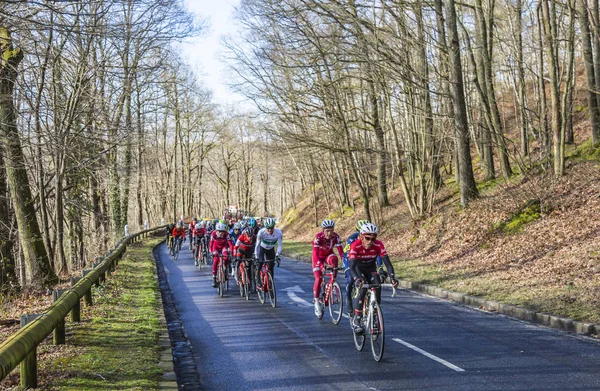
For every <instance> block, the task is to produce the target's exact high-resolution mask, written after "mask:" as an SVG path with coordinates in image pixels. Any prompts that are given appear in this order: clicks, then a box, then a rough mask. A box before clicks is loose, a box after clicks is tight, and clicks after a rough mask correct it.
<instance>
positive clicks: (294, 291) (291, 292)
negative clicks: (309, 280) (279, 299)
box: [282, 285, 313, 307]
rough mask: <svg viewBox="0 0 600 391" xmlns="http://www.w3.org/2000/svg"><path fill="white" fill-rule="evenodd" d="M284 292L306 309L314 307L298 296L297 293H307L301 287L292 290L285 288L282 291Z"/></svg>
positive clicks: (293, 287)
mask: <svg viewBox="0 0 600 391" xmlns="http://www.w3.org/2000/svg"><path fill="white" fill-rule="evenodd" d="M282 291H285V292H287V295H288V296H289V298H290V299H292V301H293V302H295V303H298V304H301V305H303V306H305V307H312V306H313V305H312V304H311V303H309V302H308V301H306V300H304V299H303V298H301V297H299V296H298V295H297V294H296V293H306V292H304V289H302V288H301V287H300V285H295V286H292V287H290V288H284V289H282Z"/></svg>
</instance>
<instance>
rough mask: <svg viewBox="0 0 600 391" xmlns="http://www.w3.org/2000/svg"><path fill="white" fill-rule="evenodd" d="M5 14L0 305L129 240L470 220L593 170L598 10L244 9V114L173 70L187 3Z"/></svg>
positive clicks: (250, 2)
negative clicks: (233, 220) (275, 224)
mask: <svg viewBox="0 0 600 391" xmlns="http://www.w3.org/2000/svg"><path fill="white" fill-rule="evenodd" d="M0 7H1V8H0V50H1V51H2V62H1V68H0V72H2V75H1V78H0V116H1V118H2V121H1V124H0V128H1V131H0V139H1V141H2V148H1V155H0V165H1V166H2V169H1V170H0V189H1V190H0V191H1V194H0V257H1V258H0V289H2V290H11V289H16V290H18V289H20V288H23V287H41V286H44V287H46V286H52V285H53V284H55V283H56V282H57V281H59V279H60V278H63V277H65V276H67V275H69V274H70V273H72V272H74V271H77V270H79V269H81V268H83V267H84V266H85V265H87V264H90V263H91V262H92V261H93V260H94V258H95V257H96V256H97V255H98V254H100V253H102V252H103V251H104V250H106V249H107V248H108V247H109V246H110V245H111V244H112V243H113V242H114V241H115V240H116V238H118V237H120V236H122V235H123V228H124V226H125V225H128V227H129V228H130V230H133V231H135V230H138V229H140V228H141V227H143V226H144V224H145V222H146V221H148V224H149V225H150V226H157V225H159V224H160V223H161V222H162V219H165V220H166V221H171V220H175V219H176V218H177V217H178V216H180V215H184V216H186V217H188V218H191V217H194V216H197V217H218V215H219V214H220V213H222V212H221V211H222V209H223V208H224V207H225V206H227V205H230V204H239V205H240V208H242V209H244V210H248V211H253V212H254V213H255V214H262V213H263V212H269V213H271V214H274V215H276V216H282V215H284V214H285V211H286V210H288V209H289V208H293V207H294V206H295V205H296V202H297V200H298V197H299V196H300V194H308V196H309V197H311V199H312V204H313V205H314V222H315V224H316V223H318V222H319V219H321V218H322V217H323V216H321V215H320V214H319V212H318V210H317V204H318V201H319V200H321V201H322V200H323V199H325V204H326V205H327V208H328V210H329V211H330V212H333V211H339V212H338V213H339V214H343V213H344V212H345V211H347V210H361V213H362V214H363V215H364V216H365V217H366V218H368V219H371V220H373V221H378V222H383V220H385V213H384V212H385V210H386V208H388V209H389V208H393V207H394V206H391V205H390V193H391V192H393V191H394V189H400V190H401V193H402V196H403V200H404V203H405V206H406V208H407V209H408V211H409V218H410V219H411V220H412V221H414V222H418V221H422V220H423V219H424V218H426V217H428V216H431V214H432V213H433V212H434V205H435V203H436V201H439V199H438V196H439V195H440V194H441V193H442V190H443V189H444V188H447V187H449V186H456V187H457V189H458V192H459V194H460V197H459V201H458V205H457V206H458V207H461V208H468V207H469V205H470V203H471V202H472V201H473V200H475V199H477V198H478V195H479V192H480V190H479V189H480V187H481V186H482V184H485V183H489V182H491V181H504V182H506V183H508V182H509V181H510V180H511V178H514V177H515V176H517V175H520V176H527V175H531V176H537V177H543V178H548V180H557V179H558V178H563V177H566V176H569V175H570V173H569V170H568V167H566V165H565V160H566V152H565V151H566V149H567V148H568V146H569V145H572V144H577V145H582V146H585V148H587V150H588V151H591V152H590V153H596V152H597V149H598V142H599V141H598V137H599V131H598V127H599V126H600V125H599V121H600V117H599V114H600V112H599V106H600V94H599V92H600V57H599V56H600V29H599V25H600V18H599V13H600V11H599V4H598V1H587V0H576V1H575V0H566V1H553V0H537V1H526V0H467V1H462V2H455V1H454V0H443V1H442V0H432V1H423V0H414V1H400V0H394V1H390V0H375V1H361V0H344V1H339V0H337V1H332V2H323V1H317V0H281V1H277V2H275V1H272V0H242V1H241V3H240V4H239V6H238V9H237V12H236V21H237V23H238V24H239V26H240V31H241V34H239V35H238V36H235V37H227V38H226V39H225V40H224V45H225V52H224V53H225V54H224V56H223V59H224V61H226V62H227V64H228V67H229V68H230V72H231V78H230V84H231V88H232V89H233V90H235V91H236V92H237V93H239V94H241V95H243V96H244V97H245V98H247V99H248V101H249V102H251V103H252V104H253V109H252V110H247V109H246V108H239V107H231V106H223V105H219V104H216V103H214V101H213V99H212V97H211V91H209V90H208V89H207V88H206V87H205V86H204V85H203V83H202V81H201V79H200V78H199V77H198V75H196V73H195V72H194V70H192V69H191V67H190V66H189V64H187V63H186V61H185V60H184V59H183V57H182V55H181V53H180V52H179V46H178V43H179V42H181V41H182V40H184V39H186V38H187V37H191V36H196V35H198V34H202V33H203V31H204V30H205V29H206V25H205V23H204V21H203V20H199V19H198V18H197V17H196V16H194V15H192V14H190V13H189V12H188V11H187V10H186V8H185V6H184V4H183V2H182V1H180V0H163V1H153V0H119V1H114V0H98V1H75V2H57V1H47V0H44V1H40V2H35V3H32V2H21V1H5V2H2V3H1V5H0ZM197 50H202V48H198V49H197ZM315 226H316V225H315Z"/></svg>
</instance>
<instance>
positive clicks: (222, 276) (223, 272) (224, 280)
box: [217, 254, 229, 297]
mask: <svg viewBox="0 0 600 391" xmlns="http://www.w3.org/2000/svg"><path fill="white" fill-rule="evenodd" d="M218 257H219V267H218V268H217V288H219V289H218V293H219V296H221V297H223V295H224V294H225V291H228V290H229V279H228V277H227V266H226V265H225V258H224V257H223V254H219V255H218Z"/></svg>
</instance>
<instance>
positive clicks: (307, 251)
mask: <svg viewBox="0 0 600 391" xmlns="http://www.w3.org/2000/svg"><path fill="white" fill-rule="evenodd" d="M312 250H313V245H312V242H294V241H290V240H285V241H284V243H283V254H284V255H286V256H289V257H299V256H302V257H312Z"/></svg>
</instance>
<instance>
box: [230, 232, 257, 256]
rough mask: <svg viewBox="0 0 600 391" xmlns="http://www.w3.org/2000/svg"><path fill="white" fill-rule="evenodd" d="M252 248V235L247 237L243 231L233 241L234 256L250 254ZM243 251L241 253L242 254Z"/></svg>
mask: <svg viewBox="0 0 600 391" xmlns="http://www.w3.org/2000/svg"><path fill="white" fill-rule="evenodd" d="M253 249H254V237H248V235H246V234H245V233H243V234H241V235H240V236H239V237H238V239H237V241H236V242H235V246H234V247H233V254H234V255H235V256H236V257H241V256H242V255H247V254H250V255H251V251H252V250H253ZM242 253H243V254H242Z"/></svg>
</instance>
